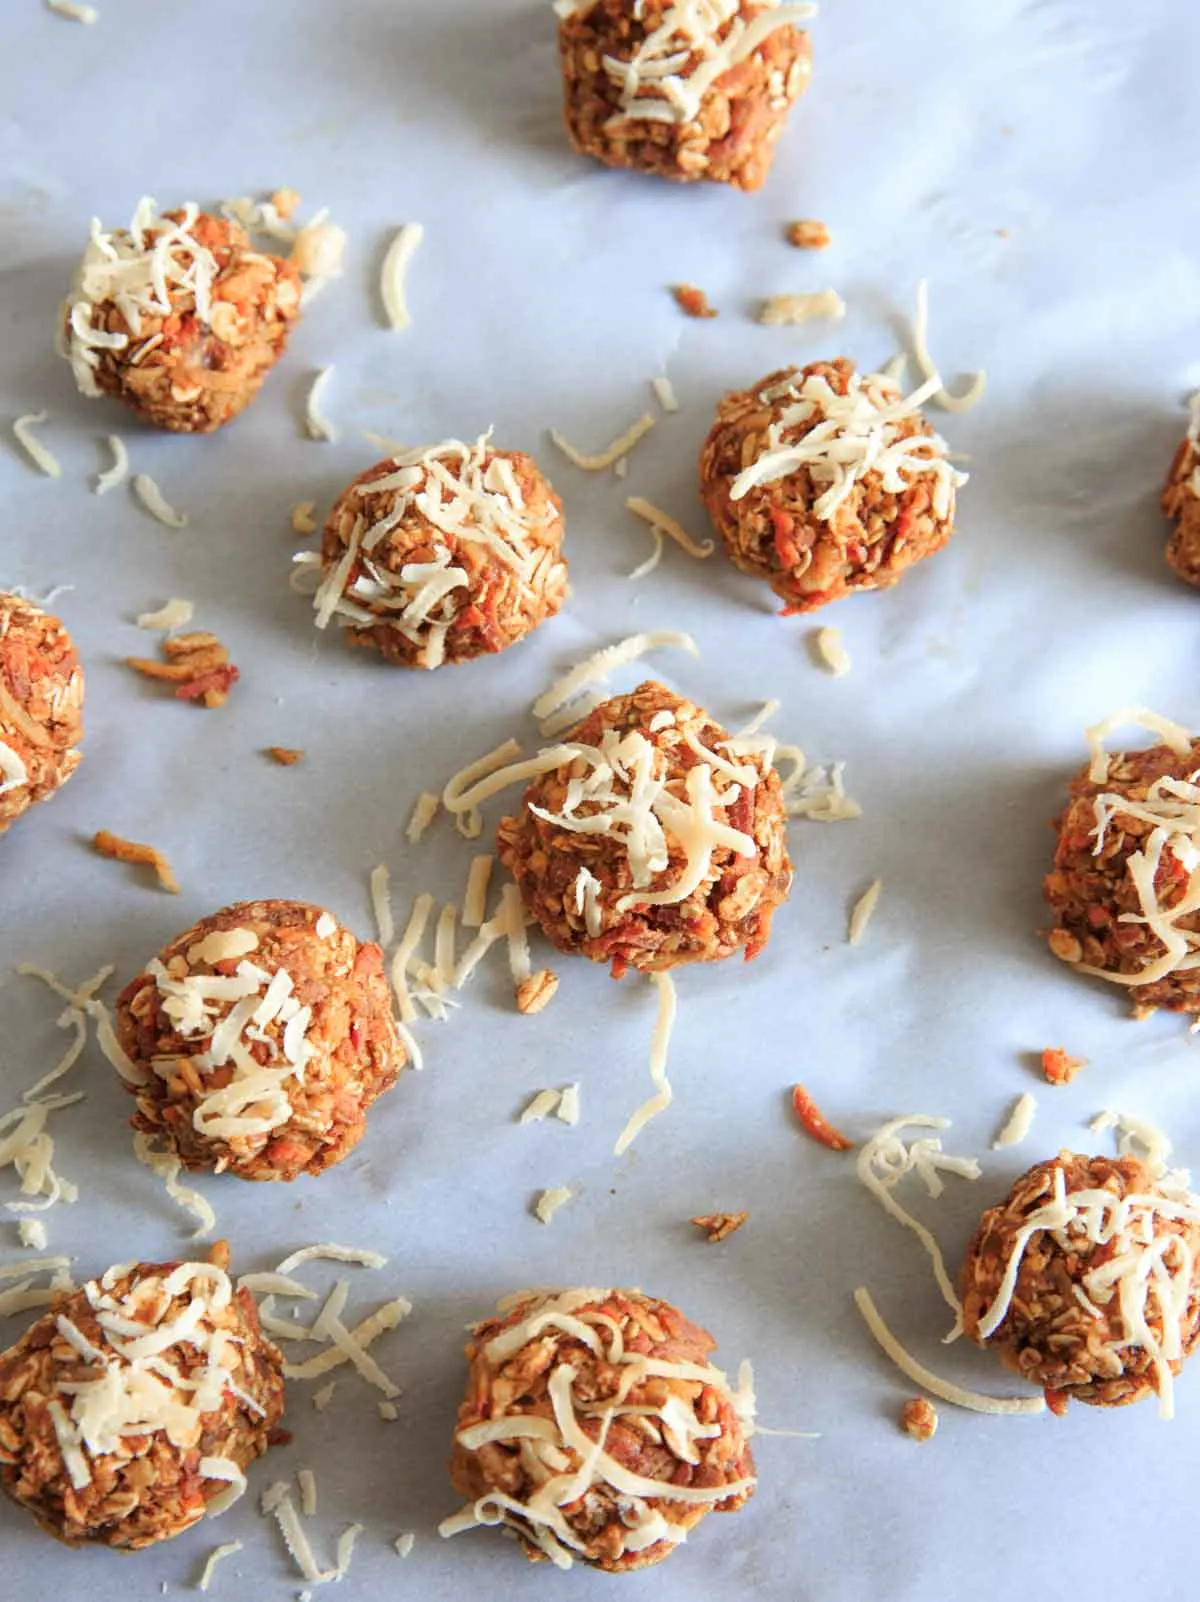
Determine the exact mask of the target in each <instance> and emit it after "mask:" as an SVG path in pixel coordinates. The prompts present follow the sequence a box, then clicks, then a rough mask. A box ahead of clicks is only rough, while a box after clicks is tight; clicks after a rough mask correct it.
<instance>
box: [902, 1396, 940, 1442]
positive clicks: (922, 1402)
mask: <svg viewBox="0 0 1200 1602" xmlns="http://www.w3.org/2000/svg"><path fill="white" fill-rule="evenodd" d="M900 1427H901V1429H903V1431H904V1433H905V1434H906V1435H911V1436H912V1438H913V1440H914V1441H930V1440H932V1439H933V1436H934V1433H935V1432H936V1430H937V1427H938V1414H937V1408H936V1407H934V1405H933V1403H932V1402H931V1401H929V1399H928V1398H927V1397H924V1396H914V1397H913V1399H912V1401H911V1402H905V1404H904V1410H903V1412H902V1413H901V1414H900Z"/></svg>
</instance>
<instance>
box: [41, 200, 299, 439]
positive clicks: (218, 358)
mask: <svg viewBox="0 0 1200 1602" xmlns="http://www.w3.org/2000/svg"><path fill="white" fill-rule="evenodd" d="M109 237H110V238H111V244H109V243H107V242H106V243H105V245H104V246H103V247H102V246H100V245H98V244H97V243H96V241H95V240H94V241H93V243H92V245H91V246H89V249H88V253H87V255H86V256H85V258H84V262H83V264H82V266H81V268H80V270H79V274H78V275H77V278H76V284H75V287H74V288H73V290H72V292H71V295H70V297H69V298H68V301H67V307H66V313H65V317H66V324H65V329H64V340H65V354H66V355H68V356H69V358H70V360H71V364H72V366H73V367H74V369H75V373H76V378H77V379H78V381H79V386H80V388H81V389H82V390H83V392H84V393H85V394H91V395H98V394H105V395H113V396H115V397H116V398H117V399H118V400H120V401H123V402H124V403H125V404H126V405H127V406H129V407H131V408H132V409H133V410H134V411H135V412H136V413H137V414H138V415H139V416H140V417H141V418H142V419H143V421H145V422H147V423H150V424H151V425H153V426H154V427H156V428H165V429H170V430H172V431H173V432H175V433H181V434H208V433H211V432H212V431H213V430H214V429H218V428H220V427H221V426H222V425H223V424H225V423H228V422H230V421H231V420H232V419H233V418H235V417H236V416H237V415H238V414H239V412H241V411H243V410H244V409H245V408H246V407H247V406H248V405H249V404H250V402H251V401H252V400H253V399H254V397H255V396H256V395H257V394H258V392H259V390H260V388H261V387H262V383H263V380H264V379H265V378H266V376H267V374H268V373H269V372H270V370H271V368H272V367H273V366H274V365H275V363H276V362H277V361H278V360H279V358H280V356H282V354H283V351H284V348H285V346H286V344H287V340H288V335H289V333H290V332H291V329H292V325H293V323H294V322H295V321H296V318H297V317H298V316H299V312H300V275H299V273H298V272H297V270H296V268H295V267H294V266H292V265H291V264H290V263H289V262H286V261H283V260H281V259H280V258H279V257H277V256H270V255H266V254H264V253H263V252H261V251H256V250H254V249H253V248H252V246H251V242H250V239H249V237H248V235H247V234H246V232H245V230H244V229H242V228H241V227H239V225H238V224H237V223H233V222H228V221H226V219H225V218H223V217H214V216H211V215H210V214H209V213H207V212H197V211H196V210H195V208H194V207H189V208H188V209H187V210H186V211H171V212H166V213H165V214H163V215H162V216H161V217H158V216H154V217H152V218H150V219H148V220H147V224H146V226H145V227H144V228H140V229H139V230H138V233H137V235H136V237H134V236H133V234H132V233H131V231H130V230H127V229H120V230H118V231H117V232H116V233H115V234H113V235H112V236H109ZM160 243H161V244H162V245H163V246H164V250H163V252H162V254H163V255H164V256H165V263H166V265H165V268H164V274H165V277H164V280H163V282H162V283H161V284H160V287H159V288H157V289H156V288H155V287H154V284H153V277H154V275H155V274H156V273H157V268H156V269H155V274H152V273H151V269H150V263H151V261H152V259H153V257H154V255H155V250H156V247H157V246H159V245H160ZM110 251H115V252H117V253H118V256H119V259H118V260H117V261H116V262H115V263H113V262H110V261H109V257H108V254H107V252H110ZM139 269H140V271H139ZM164 287H165V290H166V301H165V302H164V301H163V298H162V290H163V288H164Z"/></svg>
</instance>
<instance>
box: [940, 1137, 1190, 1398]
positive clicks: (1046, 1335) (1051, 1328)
mask: <svg viewBox="0 0 1200 1602" xmlns="http://www.w3.org/2000/svg"><path fill="white" fill-rule="evenodd" d="M1056 1171H1058V1172H1059V1173H1061V1175H1062V1183H1063V1187H1064V1189H1065V1193H1066V1196H1067V1198H1068V1199H1069V1198H1070V1197H1071V1196H1072V1195H1078V1194H1079V1193H1081V1192H1089V1191H1105V1192H1108V1193H1110V1194H1111V1196H1112V1197H1113V1199H1114V1202H1119V1201H1121V1200H1123V1199H1124V1198H1127V1197H1132V1196H1138V1197H1148V1198H1151V1199H1157V1200H1159V1201H1161V1202H1162V1204H1163V1207H1164V1211H1163V1212H1161V1213H1156V1214H1154V1216H1153V1226H1152V1227H1153V1239H1154V1241H1155V1242H1157V1243H1158V1245H1159V1247H1160V1248H1161V1247H1162V1245H1163V1244H1164V1243H1165V1242H1166V1241H1167V1240H1168V1238H1169V1237H1171V1236H1176V1237H1178V1238H1179V1240H1180V1242H1181V1243H1182V1245H1183V1247H1184V1251H1185V1253H1186V1257H1187V1260H1188V1261H1189V1262H1190V1264H1191V1268H1190V1279H1189V1282H1188V1284H1187V1285H1186V1286H1185V1302H1186V1311H1185V1314H1184V1317H1183V1319H1182V1320H1181V1326H1182V1327H1181V1344H1182V1353H1181V1357H1180V1358H1179V1359H1178V1360H1176V1361H1173V1362H1172V1363H1171V1364H1170V1368H1171V1372H1172V1373H1178V1372H1179V1369H1180V1367H1181V1366H1182V1362H1183V1359H1184V1358H1186V1357H1187V1356H1188V1355H1189V1354H1190V1353H1191V1352H1192V1351H1193V1350H1194V1349H1195V1346H1196V1344H1197V1341H1198V1340H1200V1269H1198V1268H1197V1266H1196V1265H1197V1261H1198V1259H1197V1251H1198V1249H1200V1221H1198V1220H1197V1219H1196V1218H1187V1217H1185V1218H1182V1219H1180V1218H1177V1217H1174V1216H1172V1210H1173V1198H1172V1197H1171V1196H1169V1195H1168V1194H1167V1192H1165V1191H1164V1190H1162V1189H1161V1188H1160V1186H1159V1185H1158V1184H1157V1183H1156V1182H1155V1181H1154V1179H1153V1178H1152V1175H1151V1172H1150V1170H1149V1169H1148V1168H1147V1166H1146V1165H1145V1164H1144V1163H1141V1162H1139V1161H1138V1160H1136V1159H1135V1158H1132V1157H1116V1158H1110V1157H1081V1156H1076V1155H1075V1154H1073V1153H1071V1152H1062V1153H1061V1154H1060V1155H1059V1156H1058V1157H1056V1158H1054V1159H1052V1160H1050V1161H1049V1162H1044V1163H1039V1164H1038V1165H1037V1166H1036V1167H1035V1168H1031V1169H1030V1170H1029V1172H1028V1173H1027V1174H1025V1175H1023V1176H1022V1178H1021V1179H1019V1180H1018V1181H1017V1183H1016V1185H1015V1186H1014V1187H1013V1189H1012V1191H1011V1192H1010V1194H1009V1195H1008V1197H1007V1198H1006V1200H1005V1201H1003V1202H1002V1203H1001V1204H1000V1205H999V1206H998V1207H992V1208H989V1209H988V1211H987V1212H986V1213H985V1214H984V1215H983V1219H982V1221H981V1222H980V1225H979V1228H978V1229H977V1230H976V1232H975V1236H974V1238H973V1240H972V1242H971V1245H970V1248H969V1249H968V1252H967V1256H966V1261H965V1263H964V1265H963V1271H962V1297H963V1325H964V1329H965V1331H966V1333H967V1335H968V1336H970V1337H971V1339H973V1340H977V1341H979V1342H980V1344H986V1345H987V1346H989V1347H990V1348H991V1349H992V1350H993V1351H995V1352H997V1353H998V1354H999V1356H1000V1357H1001V1358H1002V1360H1003V1361H1004V1363H1005V1364H1006V1365H1007V1366H1008V1367H1009V1368H1011V1369H1013V1370H1015V1372H1016V1373H1018V1374H1020V1375H1021V1376H1022V1377H1023V1378H1024V1379H1027V1380H1030V1381H1032V1383H1033V1384H1035V1385H1040V1386H1042V1387H1044V1388H1045V1389H1046V1390H1047V1391H1049V1392H1051V1393H1055V1394H1056V1395H1058V1396H1062V1395H1065V1396H1066V1397H1067V1398H1068V1399H1073V1400H1076V1401H1080V1402H1090V1403H1093V1404H1094V1405H1096V1406H1100V1407H1118V1406H1123V1405H1124V1404H1125V1403H1128V1402H1137V1401H1140V1400H1142V1399H1143V1398H1145V1397H1147V1396H1150V1395H1153V1394H1155V1393H1156V1392H1157V1390H1158V1384H1157V1381H1156V1375H1155V1372H1154V1364H1153V1358H1152V1354H1151V1352H1150V1351H1149V1350H1148V1349H1147V1346H1146V1344H1145V1343H1144V1342H1141V1341H1139V1340H1137V1339H1136V1337H1135V1336H1134V1335H1133V1332H1131V1331H1130V1330H1129V1329H1127V1327H1126V1322H1125V1317H1124V1314H1123V1308H1122V1300H1121V1298H1120V1297H1119V1296H1117V1295H1113V1296H1111V1297H1106V1296H1105V1294H1104V1293H1103V1292H1102V1291H1101V1290H1099V1289H1097V1287H1096V1284H1095V1283H1094V1282H1092V1281H1091V1280H1090V1279H1089V1275H1090V1274H1091V1273H1092V1272H1093V1271H1095V1270H1102V1269H1103V1268H1104V1266H1105V1265H1106V1264H1108V1263H1109V1262H1110V1261H1111V1260H1112V1258H1113V1257H1114V1255H1115V1250H1114V1248H1113V1247H1110V1246H1109V1245H1108V1244H1107V1243H1105V1244H1095V1243H1093V1242H1092V1241H1091V1240H1089V1239H1088V1238H1087V1237H1086V1235H1085V1234H1084V1233H1083V1232H1082V1231H1081V1230H1080V1229H1078V1228H1077V1227H1071V1228H1069V1229H1068V1230H1066V1231H1065V1232H1055V1231H1052V1230H1049V1229H1039V1230H1038V1231H1037V1232H1036V1233H1034V1234H1033V1236H1032V1238H1031V1239H1029V1240H1028V1242H1027V1243H1026V1244H1025V1245H1024V1249H1023V1254H1022V1257H1021V1263H1020V1268H1019V1271H1018V1273H1017V1279H1016V1286H1015V1289H1014V1291H1013V1297H1012V1303H1011V1306H1010V1308H1009V1310H1008V1313H1007V1315H1006V1316H1005V1318H1004V1320H1003V1321H1002V1322H1001V1324H1000V1325H999V1327H998V1328H997V1329H996V1331H995V1333H994V1334H993V1335H992V1336H991V1337H990V1338H988V1339H987V1340H986V1341H985V1339H984V1337H983V1336H982V1335H981V1334H980V1330H979V1324H980V1321H981V1319H982V1318H983V1316H984V1314H985V1313H986V1311H987V1309H988V1308H989V1307H990V1306H991V1304H992V1301H993V1299H994V1298H995V1296H996V1294H997V1292H998V1291H999V1289H1000V1285H1001V1281H1002V1279H1003V1277H1004V1272H1005V1268H1006V1266H1007V1264H1008V1262H1009V1260H1010V1258H1011V1256H1012V1254H1013V1252H1014V1250H1016V1249H1017V1247H1018V1243H1019V1238H1020V1236H1021V1232H1022V1230H1023V1228H1024V1227H1025V1225H1026V1224H1027V1222H1028V1220H1029V1219H1030V1217H1031V1216H1032V1215H1033V1214H1035V1213H1036V1212H1038V1210H1039V1209H1041V1208H1044V1207H1045V1206H1046V1204H1047V1203H1048V1202H1049V1201H1050V1199H1051V1196H1052V1192H1053V1186H1054V1181H1055V1173H1056ZM1194 1200H1195V1198H1191V1201H1192V1202H1193V1203H1194ZM1185 1210H1187V1209H1185ZM1062 1233H1065V1237H1066V1238H1065V1240H1064V1239H1062V1238H1060V1234H1062ZM1166 1260H1167V1261H1168V1262H1169V1263H1170V1264H1171V1266H1172V1269H1173V1271H1175V1272H1178V1270H1177V1268H1176V1267H1175V1263H1174V1259H1173V1258H1168V1259H1166ZM1148 1266H1149V1259H1148ZM1089 1288H1090V1289H1091V1295H1088V1290H1089ZM1081 1298H1082V1299H1081ZM1147 1307H1148V1313H1147V1317H1148V1322H1149V1325H1150V1329H1151V1334H1152V1336H1153V1337H1154V1338H1155V1339H1156V1340H1157V1341H1158V1342H1159V1343H1161V1342H1162V1341H1163V1338H1164V1320H1163V1317H1162V1312H1161V1309H1160V1308H1159V1306H1158V1303H1157V1301H1156V1300H1155V1298H1154V1297H1153V1296H1151V1297H1150V1298H1149V1300H1148V1303H1147Z"/></svg>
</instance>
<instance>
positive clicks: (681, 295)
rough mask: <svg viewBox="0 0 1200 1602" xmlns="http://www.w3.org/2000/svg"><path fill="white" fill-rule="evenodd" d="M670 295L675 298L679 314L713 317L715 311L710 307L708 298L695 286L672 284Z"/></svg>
mask: <svg viewBox="0 0 1200 1602" xmlns="http://www.w3.org/2000/svg"><path fill="white" fill-rule="evenodd" d="M671 293H672V295H674V297H675V304H676V305H677V306H678V307H679V309H680V311H681V312H685V313H686V314H687V316H689V317H715V316H716V315H717V309H716V307H715V306H710V305H709V303H708V296H707V295H706V294H705V293H704V291H703V290H702V289H697V288H696V286H695V284H672V286H671Z"/></svg>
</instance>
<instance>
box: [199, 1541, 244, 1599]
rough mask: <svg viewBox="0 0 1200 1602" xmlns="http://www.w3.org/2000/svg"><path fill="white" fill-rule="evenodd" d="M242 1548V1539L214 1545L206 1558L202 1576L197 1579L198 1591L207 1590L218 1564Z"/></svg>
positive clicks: (201, 1572)
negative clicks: (222, 1544)
mask: <svg viewBox="0 0 1200 1602" xmlns="http://www.w3.org/2000/svg"><path fill="white" fill-rule="evenodd" d="M241 1550H242V1543H241V1542H240V1541H227V1542H226V1543H225V1545H224V1546H217V1547H214V1548H213V1550H212V1551H211V1552H210V1553H209V1554H208V1557H207V1558H206V1559H205V1562H204V1567H203V1568H202V1569H201V1571H200V1578H199V1579H198V1580H197V1581H196V1589H197V1591H207V1590H208V1588H209V1586H210V1585H211V1584H212V1582H213V1577H214V1575H215V1574H216V1572H217V1564H218V1563H223V1562H224V1561H225V1559H226V1558H228V1557H232V1556H233V1555H234V1553H235V1552H240V1551H241Z"/></svg>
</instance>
